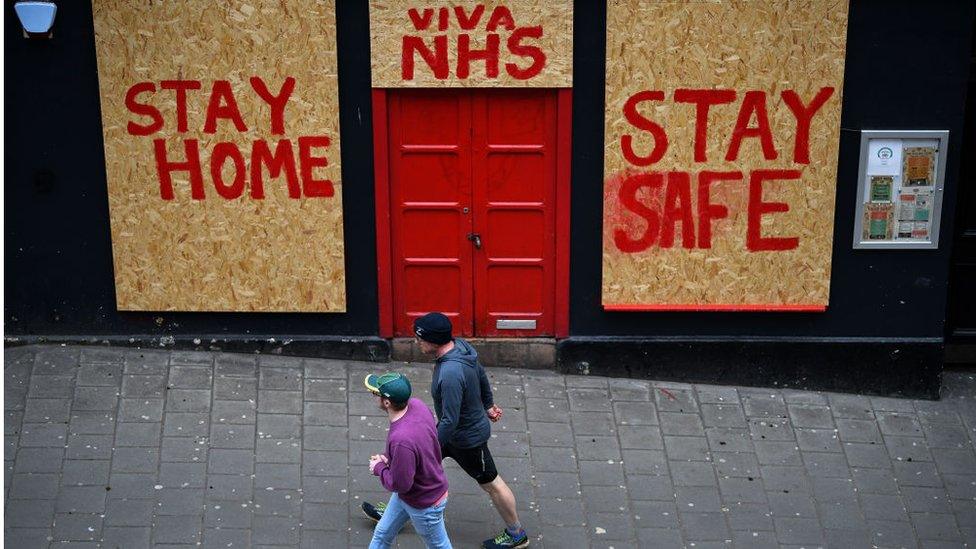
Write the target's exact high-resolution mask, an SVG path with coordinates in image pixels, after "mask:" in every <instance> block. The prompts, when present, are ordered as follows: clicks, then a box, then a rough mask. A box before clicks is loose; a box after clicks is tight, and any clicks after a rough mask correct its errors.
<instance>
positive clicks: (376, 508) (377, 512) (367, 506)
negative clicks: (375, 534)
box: [363, 501, 515, 547]
mask: <svg viewBox="0 0 976 549" xmlns="http://www.w3.org/2000/svg"><path fill="white" fill-rule="evenodd" d="M385 511H386V504H385V503H382V502H380V503H377V504H376V505H373V504H372V503H370V502H368V501H364V502H363V513H366V516H367V517H369V518H371V519H373V520H375V521H376V522H379V521H380V519H381V518H383V513H384V512H385ZM509 547H515V546H514V545H510V546H509Z"/></svg>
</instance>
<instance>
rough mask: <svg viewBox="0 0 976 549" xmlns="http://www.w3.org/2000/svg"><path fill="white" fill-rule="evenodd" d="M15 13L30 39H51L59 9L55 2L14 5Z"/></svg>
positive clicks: (38, 1)
mask: <svg viewBox="0 0 976 549" xmlns="http://www.w3.org/2000/svg"><path fill="white" fill-rule="evenodd" d="M14 11H16V12H17V18H18V19H20V24H21V26H22V27H24V32H25V33H27V36H28V37H32V38H33V37H49V36H50V32H51V27H52V26H54V15H55V14H56V13H57V12H58V7H57V6H56V5H55V4H54V2H45V1H43V0H28V1H21V2H17V3H16V4H14Z"/></svg>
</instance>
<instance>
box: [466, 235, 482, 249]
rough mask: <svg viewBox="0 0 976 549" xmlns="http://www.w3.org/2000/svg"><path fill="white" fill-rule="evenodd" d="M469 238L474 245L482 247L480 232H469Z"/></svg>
mask: <svg viewBox="0 0 976 549" xmlns="http://www.w3.org/2000/svg"><path fill="white" fill-rule="evenodd" d="M468 240H470V241H471V242H473V243H474V247H475V248H478V249H479V250H480V249H481V235H480V234H478V233H468Z"/></svg>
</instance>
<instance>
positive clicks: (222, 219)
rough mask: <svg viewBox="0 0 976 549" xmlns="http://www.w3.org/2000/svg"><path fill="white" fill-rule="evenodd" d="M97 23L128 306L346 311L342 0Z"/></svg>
mask: <svg viewBox="0 0 976 549" xmlns="http://www.w3.org/2000/svg"><path fill="white" fill-rule="evenodd" d="M94 18H95V39H96V46H97V54H98V73H99V86H100V93H101V107H102V125H103V133H104V138H105V164H106V172H107V177H108V195H109V206H110V210H111V226H112V248H113V254H114V261H115V287H116V300H117V306H118V308H119V309H120V310H159V311H310V312H311V311H316V312H341V311H344V310H345V308H346V297H345V273H344V257H343V253H344V252H343V234H342V202H341V196H342V187H341V182H340V165H339V116H338V113H339V108H338V82H337V63H336V34H335V4H334V1H332V0H330V1H321V0H289V1H288V2H250V3H249V2H245V1H240V0H232V1H227V2H210V1H205V0H191V1H185V2H159V1H156V2H152V1H146V0H142V1H139V2H135V1H129V0H95V1H94ZM195 154H198V155H199V171H197V170H196V169H195V167H194V168H193V169H189V168H188V167H187V166H178V165H177V166H169V165H168V164H167V163H186V162H188V161H191V160H192V159H193V158H194V155H195ZM269 167H274V168H277V169H275V170H272V169H269ZM169 168H175V169H172V170H171V169H169ZM258 173H259V174H261V175H260V179H261V180H262V181H263V184H261V185H258V184H257V183H256V180H257V179H258V177H256V174H258ZM197 174H199V175H197ZM167 177H169V178H170V179H171V181H167Z"/></svg>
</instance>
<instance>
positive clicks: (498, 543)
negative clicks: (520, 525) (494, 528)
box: [481, 530, 529, 549]
mask: <svg viewBox="0 0 976 549" xmlns="http://www.w3.org/2000/svg"><path fill="white" fill-rule="evenodd" d="M528 546H529V536H528V534H526V533H525V530H522V531H520V532H519V533H518V534H517V535H515V536H514V537H513V536H512V535H511V534H509V533H508V530H502V533H501V534H499V535H497V536H495V537H494V538H493V539H488V540H485V541H484V543H482V544H481V547H483V548H484V549H500V548H502V547H528Z"/></svg>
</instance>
